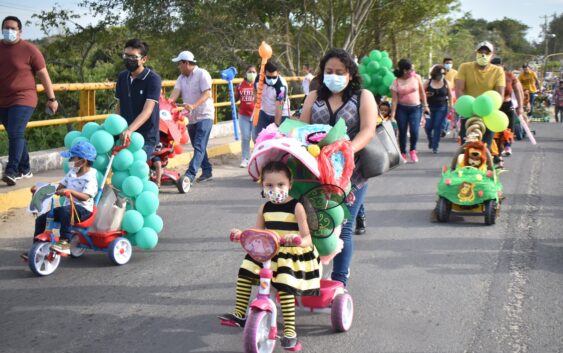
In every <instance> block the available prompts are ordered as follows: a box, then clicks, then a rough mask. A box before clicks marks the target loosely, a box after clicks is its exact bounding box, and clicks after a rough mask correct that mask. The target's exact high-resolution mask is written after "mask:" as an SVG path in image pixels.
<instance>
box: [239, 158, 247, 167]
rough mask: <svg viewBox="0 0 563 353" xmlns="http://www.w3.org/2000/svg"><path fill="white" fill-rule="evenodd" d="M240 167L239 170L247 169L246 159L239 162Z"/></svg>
mask: <svg viewBox="0 0 563 353" xmlns="http://www.w3.org/2000/svg"><path fill="white" fill-rule="evenodd" d="M240 167H241V168H246V167H248V159H243V160H242V161H241V162H240Z"/></svg>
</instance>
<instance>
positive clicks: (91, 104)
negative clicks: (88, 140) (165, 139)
mask: <svg viewBox="0 0 563 353" xmlns="http://www.w3.org/2000/svg"><path fill="white" fill-rule="evenodd" d="M79 115H80V116H90V115H96V91H95V90H85V91H80V111H79ZM79 126H80V130H82V127H83V126H84V122H80V123H79Z"/></svg>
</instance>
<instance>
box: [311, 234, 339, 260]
mask: <svg viewBox="0 0 563 353" xmlns="http://www.w3.org/2000/svg"><path fill="white" fill-rule="evenodd" d="M312 239H313V244H315V248H317V251H318V252H319V255H321V256H327V255H330V254H332V253H333V252H334V250H336V246H337V245H338V237H337V236H336V234H332V235H331V236H329V237H315V232H313V236H312Z"/></svg>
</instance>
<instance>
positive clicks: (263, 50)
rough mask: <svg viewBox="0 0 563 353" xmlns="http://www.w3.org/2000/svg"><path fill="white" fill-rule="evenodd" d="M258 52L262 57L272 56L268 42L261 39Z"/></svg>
mask: <svg viewBox="0 0 563 353" xmlns="http://www.w3.org/2000/svg"><path fill="white" fill-rule="evenodd" d="M258 54H260V57H261V58H262V59H269V58H271V57H272V47H271V46H269V45H268V43H266V42H264V41H262V44H260V47H259V48H258Z"/></svg>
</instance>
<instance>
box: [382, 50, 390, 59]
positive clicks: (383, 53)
mask: <svg viewBox="0 0 563 353" xmlns="http://www.w3.org/2000/svg"><path fill="white" fill-rule="evenodd" d="M381 57H382V58H388V57H389V53H388V52H386V51H385V50H384V51H382V52H381Z"/></svg>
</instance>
